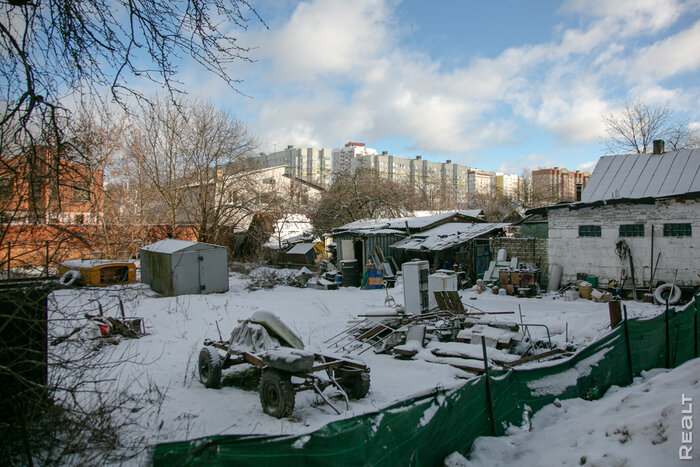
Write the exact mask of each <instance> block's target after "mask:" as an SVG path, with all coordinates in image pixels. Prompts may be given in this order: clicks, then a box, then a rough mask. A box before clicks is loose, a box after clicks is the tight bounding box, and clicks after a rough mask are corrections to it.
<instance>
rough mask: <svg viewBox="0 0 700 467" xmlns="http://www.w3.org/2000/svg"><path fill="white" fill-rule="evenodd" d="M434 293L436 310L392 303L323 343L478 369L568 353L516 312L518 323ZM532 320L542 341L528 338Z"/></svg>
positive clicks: (346, 351)
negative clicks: (408, 309)
mask: <svg viewBox="0 0 700 467" xmlns="http://www.w3.org/2000/svg"><path fill="white" fill-rule="evenodd" d="M435 297H436V299H437V302H438V308H439V309H438V310H435V311H431V312H429V313H421V314H407V313H405V312H403V310H402V309H401V307H395V308H394V309H393V310H391V311H390V312H387V311H385V312H380V313H375V314H363V315H359V316H358V319H357V320H354V321H351V322H350V323H349V324H350V325H349V327H348V328H347V329H345V330H344V331H342V332H341V333H339V334H337V335H335V336H333V337H331V338H330V339H328V340H326V341H325V342H324V343H325V344H326V345H328V346H329V347H331V348H335V349H337V351H338V352H340V353H344V354H345V355H361V354H363V353H365V352H367V351H369V350H372V351H374V352H376V353H390V354H392V355H394V356H395V357H397V358H421V359H423V360H426V361H430V362H434V363H444V364H449V365H452V366H455V367H458V368H461V369H463V370H465V371H467V372H469V373H473V374H481V373H482V372H483V371H484V367H485V364H484V361H485V360H487V361H488V364H489V365H490V366H492V367H512V366H516V365H519V364H521V363H526V362H528V361H533V360H545V359H546V360H549V359H554V358H560V357H563V356H567V355H571V354H570V353H568V352H567V351H566V350H565V349H555V348H553V347H552V342H551V339H550V338H549V329H548V328H547V327H546V326H545V325H542V324H535V323H524V322H522V317H521V321H520V323H516V322H512V321H501V320H494V319H491V318H489V317H487V316H488V315H500V314H514V313H515V312H486V311H482V310H480V309H478V308H476V307H474V306H471V305H467V306H466V308H465V305H464V304H463V303H462V301H461V299H460V297H459V295H458V293H457V292H454V291H439V292H435ZM535 326H537V327H544V328H547V337H548V338H547V340H546V341H535V340H533V339H532V337H531V335H530V332H529V329H530V328H531V327H535ZM486 347H488V348H489V350H488V352H487V355H486V356H485V352H486ZM545 347H546V349H545V351H542V350H541V349H543V348H545Z"/></svg>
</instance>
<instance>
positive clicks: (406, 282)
mask: <svg viewBox="0 0 700 467" xmlns="http://www.w3.org/2000/svg"><path fill="white" fill-rule="evenodd" d="M401 271H402V275H403V300H404V307H405V308H406V313H412V314H420V313H425V312H427V311H428V310H429V309H430V301H429V297H428V274H429V273H430V265H429V263H428V262H427V261H409V262H407V263H403V265H402V266H401Z"/></svg>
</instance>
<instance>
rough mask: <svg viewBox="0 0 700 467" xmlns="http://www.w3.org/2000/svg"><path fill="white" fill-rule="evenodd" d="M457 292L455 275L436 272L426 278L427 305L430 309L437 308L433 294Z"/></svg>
mask: <svg viewBox="0 0 700 467" xmlns="http://www.w3.org/2000/svg"><path fill="white" fill-rule="evenodd" d="M439 291H453V292H456V291H457V274H455V273H447V272H436V273H435V274H431V275H430V276H428V304H429V306H430V309H431V310H432V309H433V308H435V307H437V306H438V304H437V300H435V292H439Z"/></svg>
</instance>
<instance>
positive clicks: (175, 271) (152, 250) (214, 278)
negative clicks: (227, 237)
mask: <svg viewBox="0 0 700 467" xmlns="http://www.w3.org/2000/svg"><path fill="white" fill-rule="evenodd" d="M227 254H228V252H227V248H226V247H225V246H220V245H212V244H211V243H201V242H190V241H186V240H175V239H172V238H166V239H165V240H161V241H159V242H156V243H152V244H150V245H147V246H145V247H143V248H141V249H140V250H139V256H140V258H141V282H143V283H144V284H148V285H150V286H151V289H153V291H155V292H158V293H159V294H161V295H166V296H176V295H185V294H208V293H217V292H226V291H227V290H228V257H227Z"/></svg>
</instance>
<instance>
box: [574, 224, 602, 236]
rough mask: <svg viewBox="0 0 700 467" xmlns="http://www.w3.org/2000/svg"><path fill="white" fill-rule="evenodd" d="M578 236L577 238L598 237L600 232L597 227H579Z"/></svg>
mask: <svg viewBox="0 0 700 467" xmlns="http://www.w3.org/2000/svg"><path fill="white" fill-rule="evenodd" d="M578 236H579V237H600V236H601V230H600V226H599V225H579V226H578Z"/></svg>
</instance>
